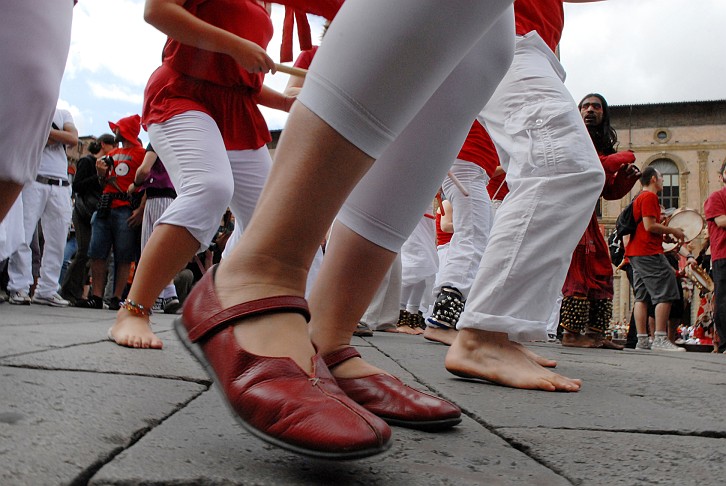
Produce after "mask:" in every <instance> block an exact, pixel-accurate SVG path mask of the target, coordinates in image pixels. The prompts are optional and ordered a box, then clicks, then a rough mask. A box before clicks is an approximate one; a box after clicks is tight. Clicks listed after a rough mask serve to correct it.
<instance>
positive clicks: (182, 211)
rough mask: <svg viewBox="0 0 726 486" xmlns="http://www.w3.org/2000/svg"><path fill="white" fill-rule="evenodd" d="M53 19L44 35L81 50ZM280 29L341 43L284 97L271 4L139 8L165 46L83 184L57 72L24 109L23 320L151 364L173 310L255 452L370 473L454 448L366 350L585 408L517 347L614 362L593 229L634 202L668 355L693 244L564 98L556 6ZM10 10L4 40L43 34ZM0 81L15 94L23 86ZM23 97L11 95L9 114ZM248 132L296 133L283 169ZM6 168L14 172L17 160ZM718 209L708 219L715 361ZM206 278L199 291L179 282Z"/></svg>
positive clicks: (319, 8)
mask: <svg viewBox="0 0 726 486" xmlns="http://www.w3.org/2000/svg"><path fill="white" fill-rule="evenodd" d="M572 1H574V0H572ZM580 1H588V0H580ZM49 3H53V4H55V3H57V2H49ZM66 3H67V4H68V5H65V7H63V8H61V7H59V6H58V7H54V9H56V10H58V11H54V12H53V13H54V14H58V15H59V18H65V19H67V20H68V29H69V25H70V11H71V6H72V3H73V2H71V1H68V2H66ZM282 3H286V4H288V5H289V6H291V7H293V8H298V9H302V10H304V11H307V12H310V13H313V14H318V15H323V16H325V17H327V18H329V19H332V18H335V20H334V21H333V22H332V23H331V24H330V27H329V30H328V31H327V33H326V39H330V38H332V39H333V41H326V42H324V43H322V45H321V46H320V48H318V49H316V50H315V51H312V52H307V53H305V54H304V55H303V58H302V59H303V61H301V63H298V65H299V66H300V65H302V63H303V62H304V63H305V67H307V66H308V65H309V70H308V71H307V75H306V76H305V79H304V82H303V80H302V79H299V80H296V81H295V82H293V83H291V84H290V86H289V87H288V88H289V89H288V90H286V91H285V93H279V92H276V91H274V90H272V89H270V88H268V87H267V86H265V85H264V83H263V81H264V76H265V73H268V72H275V70H276V65H275V63H274V62H273V61H272V59H271V58H270V57H269V56H268V54H267V53H266V48H267V45H268V43H269V41H270V39H271V38H272V22H271V19H270V8H269V4H266V3H264V2H258V1H254V0H248V1H239V2H221V1H206V0H188V1H186V2H179V1H176V0H147V1H146V6H145V12H144V16H145V19H146V20H147V22H149V23H150V24H151V25H153V26H155V27H156V28H158V29H159V30H160V31H161V32H163V33H164V34H166V35H167V36H168V40H167V42H166V45H165V46H164V51H163V54H162V64H161V66H160V67H159V68H158V69H157V70H156V71H155V72H154V73H153V74H152V75H151V77H150V79H149V81H148V84H147V86H146V89H145V93H144V106H143V112H142V114H141V116H139V115H134V116H130V117H126V118H123V119H121V120H118V121H117V122H113V123H111V122H110V123H109V128H110V129H111V131H112V132H113V134H103V135H100V136H99V137H98V138H97V139H96V140H95V141H94V142H92V143H91V144H90V145H89V147H88V152H89V155H88V156H85V157H83V158H82V159H81V160H79V161H78V164H77V166H76V168H75V177H74V178H73V179H72V180H71V178H69V175H68V170H67V169H68V167H67V162H66V157H65V150H64V147H65V146H68V145H74V144H76V143H77V141H78V134H77V130H76V129H75V126H74V124H73V120H72V118H71V117H70V114H69V113H68V112H66V111H64V110H56V111H55V113H54V115H53V116H52V117H49V116H48V113H47V112H49V111H51V110H49V109H48V107H49V106H51V105H52V103H51V102H50V101H49V100H50V98H52V95H55V97H56V98H57V93H58V91H57V86H56V85H53V82H54V80H57V81H58V82H59V81H60V75H59V74H58V72H57V69H56V71H54V76H55V77H51V79H50V82H49V83H48V84H51V85H53V86H41V87H38V89H41V88H45V90H44V94H45V97H44V98H43V99H42V100H40V99H38V100H36V101H35V104H36V105H38V104H43V106H42V107H39V108H38V113H30V112H28V113H26V117H25V119H26V121H25V122H24V123H25V125H24V126H31V127H32V128H33V130H32V131H30V130H29V131H28V133H36V132H38V133H40V132H42V133H43V137H41V138H42V140H40V139H39V142H38V144H37V147H33V150H31V151H29V152H24V153H23V155H22V157H20V155H17V154H16V155H13V156H12V157H9V158H6V159H3V165H2V171H3V172H2V173H1V174H0V193H2V198H1V199H0V203H2V205H0V210H2V211H1V212H0V217H2V218H3V221H2V225H1V226H0V236H1V237H2V238H3V239H4V241H5V242H6V243H5V244H4V245H3V253H2V255H0V257H2V258H6V259H7V261H8V264H7V268H8V276H9V280H8V284H7V290H8V299H9V301H10V303H11V304H17V305H29V304H43V305H51V306H59V307H64V306H68V305H71V304H73V305H76V306H80V307H85V308H92V309H101V308H103V307H107V308H108V309H111V310H114V311H116V312H117V314H116V321H115V323H114V325H113V326H112V327H111V328H110V329H109V331H108V338H109V340H110V341H112V342H114V343H116V344H118V345H120V346H125V347H129V348H142V349H147V348H156V349H161V348H162V347H163V343H162V341H161V340H160V339H159V338H158V337H157V336H156V335H155V334H154V332H153V330H152V327H151V315H152V313H153V312H154V310H155V308H156V310H157V311H158V310H162V311H164V312H169V313H176V312H179V310H180V306H181V301H184V306H183V310H182V311H181V316H180V317H179V318H178V319H177V320H176V321H175V324H174V328H175V330H176V333H177V335H178V337H179V339H180V340H181V342H182V343H183V344H184V346H185V347H186V348H187V349H188V350H189V351H190V352H191V353H192V354H193V355H194V357H195V358H196V359H197V360H199V361H200V362H201V363H202V364H203V365H204V366H205V368H206V369H207V370H208V372H209V373H210V375H211V376H212V377H213V378H214V379H215V380H216V381H217V383H218V386H219V388H220V390H221V391H222V393H223V394H224V396H225V399H226V400H227V401H228V403H229V405H230V407H231V409H232V410H233V411H234V414H235V416H236V418H237V419H238V421H239V422H240V424H241V425H242V426H243V427H245V428H246V429H247V430H249V431H250V433H252V434H254V435H255V436H257V437H259V438H260V439H262V440H264V441H267V442H269V443H271V444H274V445H276V446H279V447H282V448H285V449H288V450H291V451H294V452H297V453H301V454H306V455H310V456H315V457H322V458H329V459H351V458H359V457H366V456H370V455H373V454H377V453H380V452H382V451H385V450H386V449H387V448H388V447H390V444H391V441H390V437H391V429H390V427H389V426H390V425H398V426H404V427H411V428H416V429H421V430H427V431H438V430H444V429H448V428H450V427H452V426H455V425H457V424H458V423H460V422H461V410H460V409H459V408H458V407H457V406H456V405H455V404H453V403H450V402H448V401H446V400H444V399H442V398H440V397H436V396H434V395H431V394H428V393H424V392H422V391H419V390H416V389H413V388H411V387H408V386H406V385H405V384H403V383H402V382H401V381H400V380H398V379H397V378H395V377H393V376H391V375H390V374H389V373H387V372H386V371H384V370H381V369H379V368H377V367H375V366H373V365H371V364H370V363H367V362H366V361H364V360H363V359H362V357H361V356H360V354H359V353H358V352H357V351H356V350H355V348H354V347H352V346H351V345H350V343H351V338H352V336H353V335H354V334H356V333H357V334H359V335H371V334H372V331H373V330H385V331H393V332H396V331H398V332H403V333H407V334H423V337H424V338H426V339H429V340H432V341H437V342H440V343H443V344H446V345H448V346H449V349H448V352H447V355H446V359H445V363H443V366H445V367H446V369H447V370H448V371H449V372H451V373H452V374H454V375H457V376H463V377H467V378H475V379H482V380H488V381H491V382H495V383H498V384H501V385H504V386H510V387H515V388H523V389H534V390H544V391H564V392H576V391H578V390H579V389H580V386H581V381H580V380H579V379H575V378H569V377H565V376H563V375H560V374H557V373H555V372H554V371H553V368H554V367H555V366H556V362H554V361H552V360H549V359H547V358H544V357H542V356H539V355H537V354H535V353H534V352H533V351H531V350H530V349H528V348H527V347H526V345H525V344H523V343H526V342H528V341H536V340H546V339H547V338H548V322H550V321H552V320H553V319H554V321H555V322H557V323H559V324H560V326H561V328H562V334H561V335H562V337H561V340H562V341H561V342H562V345H564V346H575V347H587V348H615V349H619V345H617V344H614V343H612V342H611V341H610V340H609V339H607V336H606V332H607V330H608V327H609V325H610V322H611V321H612V298H613V266H612V265H611V262H610V257H609V253H608V248H607V244H606V243H605V240H604V236H603V234H602V233H601V232H600V230H599V227H598V223H597V214H596V212H595V207H596V203H597V201H598V199H599V198H600V197H601V196H602V197H603V198H605V199H620V198H622V197H624V196H625V195H626V194H628V193H629V192H630V191H631V189H632V187H633V186H634V184H636V182H638V181H639V182H640V184H641V185H642V189H643V190H642V191H641V192H640V193H639V194H638V196H637V197H636V199H635V201H634V203H633V206H632V213H633V218H634V220H635V221H636V222H637V228H636V229H635V231H634V233H633V234H632V235H631V236H630V238H629V241H627V246H626V252H625V254H626V257H627V265H628V268H629V272H631V273H629V274H628V275H629V278H630V281H631V282H632V285H633V288H634V294H635V300H636V304H635V308H634V312H633V314H634V322H635V324H634V328H635V329H636V331H637V332H636V334H637V344H636V347H637V348H638V349H641V350H649V349H653V350H658V351H679V350H682V348H680V347H678V346H676V345H675V344H673V342H671V340H670V339H668V335H667V326H668V318H669V314H670V312H671V307H672V305H671V303H672V302H673V301H675V300H677V299H678V298H679V297H680V294H679V292H678V285H677V281H676V278H675V272H674V271H673V268H672V267H671V266H670V265H669V264H668V261H667V260H666V257H665V256H664V251H663V240H664V236H669V237H672V238H673V239H675V240H676V241H677V242H678V243H683V240H684V237H685V235H684V233H683V231H682V230H681V229H680V228H675V227H671V226H668V225H665V224H663V223H662V211H661V208H660V205H659V203H658V197H657V194H658V192H659V191H660V190H661V189H662V176H661V175H660V174H659V173H658V171H657V170H655V169H654V168H653V167H646V168H644V169H643V170H642V172H641V171H640V170H639V169H638V168H637V166H636V165H635V157H634V155H633V154H632V152H628V151H625V152H617V134H616V133H615V131H614V130H613V129H612V127H610V123H609V110H608V106H607V103H606V101H605V98H604V97H603V96H601V95H598V94H588V95H586V96H585V97H584V98H583V99H582V100H581V101H580V103H579V104H576V103H575V102H574V100H573V99H572V97H571V95H570V94H569V93H568V91H567V89H566V88H565V86H564V83H563V82H564V77H565V72H564V69H563V68H562V66H561V65H560V62H559V60H558V58H557V56H556V54H555V52H556V47H557V44H558V43H559V40H560V35H561V33H562V29H563V27H564V12H563V2H562V0H517V1H516V2H513V1H512V0H492V1H489V2H470V3H467V4H459V3H457V4H451V5H447V8H446V9H441V7H440V3H439V2H424V1H421V0H399V1H397V2H393V3H391V2H371V1H370V0H348V1H347V2H345V4H344V5H342V7H341V4H342V1H336V0H329V1H326V2H307V1H304V0H288V1H284V2H282ZM513 3H514V4H513ZM24 9H26V7H22V6H20V5H18V6H16V7H13V8H10V9H8V10H11V12H10V13H11V14H14V15H17V17H16V16H14V15H10V17H5V19H8V18H12V19H15V20H17V21H18V22H19V24H18V25H20V26H24V25H27V24H28V22H29V20H28V19H35V18H36V17H40V16H44V15H45V13H42V14H41V13H39V12H35V11H33V12H27V11H25V10H24ZM303 17H304V16H303ZM444 17H445V18H444ZM298 18H299V17H298ZM18 19H20V20H18ZM437 19H439V20H437ZM6 23H7V21H6V20H3V21H2V26H3V29H4V28H5V24H6ZM452 25H455V26H456V27H455V28H452V27H451V26H452ZM14 29H15V30H13V32H15V33H16V34H17V35H18V37H19V38H21V39H23V38H25V37H27V35H28V34H27V33H26V32H22V31H20V30H19V29H17V26H14ZM16 30H17V32H16ZM299 30H300V29H299ZM304 30H305V29H302V31H303V32H304ZM67 34H68V32H67V31H66V29H59V30H58V31H52V32H46V33H44V35H45V36H50V37H51V38H52V39H54V40H55V41H58V38H61V40H62V39H66V38H67ZM54 35H55V36H57V37H58V38H56V37H53V36H54ZM400 39H405V42H401V41H400ZM13 42H15V43H17V39H13ZM58 43H60V44H61V46H60V48H59V51H62V47H63V45H65V46H66V54H67V42H66V43H65V44H64V43H63V42H56V43H55V44H54V45H56V44H58ZM0 44H1V43H0ZM0 53H2V55H3V56H4V57H3V60H5V58H7V59H8V62H6V63H5V65H6V66H10V67H13V66H14V64H13V63H12V62H10V61H15V62H16V63H21V62H22V63H27V62H31V63H32V62H33V60H32V59H31V60H30V61H29V60H28V59H27V57H24V58H23V59H22V60H19V59H18V55H17V53H15V52H8V51H5V50H3V51H0ZM61 54H62V52H59V53H58V56H60V57H64V56H62V55H61ZM47 55H49V54H47ZM313 57H314V59H313ZM401 58H405V59H406V61H407V62H406V63H400V62H397V59H401ZM56 64H57V63H56ZM392 66H395V68H392ZM56 67H57V66H56ZM18 69H19V68H18ZM61 72H62V71H61ZM14 76H20V74H17V73H16V74H14V75H13V74H10V75H8V74H3V77H2V78H0V89H4V88H7V89H8V91H12V90H13V89H15V85H14V84H12V83H13V82H14ZM44 81H45V80H44ZM41 101H42V103H41ZM54 102H55V98H54V99H53V103H54ZM258 105H264V106H268V107H271V108H275V109H279V110H283V111H288V112H290V116H289V119H288V123H287V126H286V127H285V130H284V133H283V135H282V137H281V139H280V142H279V144H278V147H277V150H276V153H275V160H274V163H273V161H272V158H271V156H270V153H269V152H268V149H267V143H268V142H269V141H270V133H269V130H268V129H267V126H266V124H265V121H264V118H263V117H262V115H261V113H260V111H259V108H258ZM0 108H1V109H2V113H3V114H5V113H10V112H11V111H10V110H11V109H12V108H13V106H12V103H11V102H4V104H3V105H1V106H0ZM46 122H48V123H46ZM142 126H143V128H145V129H146V131H147V132H148V134H149V138H150V140H151V144H150V145H149V146H148V147H146V148H144V147H143V146H142V144H141V143H140V141H139V140H138V135H139V133H140V130H141V128H142ZM24 138H27V134H24ZM41 141H42V143H41ZM0 143H2V144H3V148H4V147H6V146H10V145H12V143H11V139H10V138H9V137H8V136H7V134H6V133H5V132H0ZM36 149H37V150H36ZM4 153H10V152H9V151H8V152H4ZM29 154H30V155H29ZM35 155H37V161H36V160H35V159H33V160H32V163H28V157H29V156H32V157H35ZM18 167H22V170H21V169H18ZM11 169H12V170H11ZM503 174H506V176H504V177H505V181H506V182H502V179H501V177H503ZM721 176H722V178H723V177H726V174H725V173H724V172H723V170H722V172H721ZM490 179H491V180H490ZM503 186H506V187H505V189H504V190H502V187H503ZM504 193H506V197H504V198H503V201H502V203H501V205H499V204H496V205H495V204H493V203H492V199H494V200H499V199H501V197H502V194H504ZM18 194H19V195H20V197H19V198H17V197H16V196H17V195H18ZM437 194H438V196H437ZM723 194H724V192H723V190H722V191H719V192H718V193H716V194H715V195H714V196H712V198H710V199H709V201H708V202H707V204H706V217H707V219H708V224H709V232H710V236H711V249H712V259H713V261H714V264H713V271H714V280H715V282H716V295H715V301H716V302H717V304H716V308H717V311H716V326H717V328H718V331H719V333H720V335H721V336H722V338H723V337H726V327H724V324H723V322H722V321H721V320H720V319H721V317H720V315H723V320H724V321H726V311H724V312H718V310H720V309H721V308H722V307H723V306H724V304H718V302H719V296H720V292H721V291H722V289H723V282H724V280H726V276H724V275H723V274H724V273H726V271H724V269H723V268H722V266H721V265H720V264H721V262H722V261H724V260H723V258H724V255H723V251H726V250H724V248H723V241H724V240H723V238H724V235H726V233H724V229H723V228H726V196H724V195H723ZM72 195H73V196H72ZM72 197H73V199H74V203H73V205H71V200H72V199H71V198H72ZM15 199H17V202H15ZM434 200H436V201H438V202H437V203H435V204H434V203H432V201H434ZM494 207H496V211H494V210H493V208H494ZM220 220H221V223H220ZM19 221H20V222H21V223H18V222H19ZM71 221H72V222H73V228H74V239H75V247H76V250H75V255H74V257H73V258H72V260H71V261H70V263H69V265H68V268H67V269H66V270H65V272H64V273H63V276H62V278H61V269H62V266H63V260H64V254H65V253H66V252H65V251H64V250H65V247H66V244H67V241H68V228H69V225H70V223H71ZM232 221H234V222H235V225H234V226H233V224H232ZM38 222H40V227H41V228H42V232H38V231H37V228H38ZM437 233H438V243H439V244H438V245H437ZM39 234H40V235H39ZM36 235H39V236H41V239H42V240H43V241H44V244H43V245H42V246H43V248H42V251H36V253H39V254H42V259H41V261H40V274H39V278H38V279H37V283H36V282H35V281H34V279H33V264H32V261H33V258H32V255H33V249H32V246H33V241H34V239H36V238H38V236H36ZM322 241H324V242H325V244H324V249H325V255H324V257H322V258H321V255H322V248H321V242H322ZM10 242H13V243H10ZM225 246H226V247H227V248H225ZM437 246H438V247H437ZM222 250H225V254H224V257H223V258H222V257H221V252H222ZM215 254H216V258H215V256H214V255H215ZM215 262H218V264H217V265H213V263H215ZM316 262H317V263H316ZM694 262H695V259H694V260H693V261H691V259H690V258H688V263H689V264H693V263H694ZM318 264H319V265H318ZM195 269H196V270H197V272H196V273H197V275H196V278H194V277H192V279H191V280H193V281H195V283H194V285H193V287H192V288H191V291H188V290H186V288H187V287H189V286H190V282H189V279H188V278H187V279H186V280H185V279H184V278H183V277H182V275H188V274H189V273H194V271H195ZM311 269H314V270H311ZM132 270H133V271H132ZM631 277H632V278H631ZM182 281H185V282H186V283H184V284H182ZM87 284H90V285H87ZM182 287H184V288H185V290H184V291H183V292H182V291H181V288H182ZM31 294H32V295H31ZM180 294H181V295H180ZM180 297H181V298H180ZM560 302H561V309H559V308H558V307H559V306H560V304H559V303H560ZM649 306H650V307H652V308H653V313H654V330H653V336H652V337H653V339H652V342H651V339H650V336H649V333H648V330H647V324H648V308H649ZM719 314H720V315H719ZM553 316H559V317H553ZM721 342H722V343H723V344H722V347H721V348H720V350H721V351H724V348H726V339H722V341H721Z"/></svg>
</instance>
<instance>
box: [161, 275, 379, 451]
mask: <svg viewBox="0 0 726 486" xmlns="http://www.w3.org/2000/svg"><path fill="white" fill-rule="evenodd" d="M216 268H217V267H213V269H212V271H209V272H207V273H206V274H205V275H204V277H202V279H201V280H200V281H199V282H198V283H197V285H195V287H194V289H193V290H192V292H191V293H190V294H189V297H188V298H187V302H185V306H184V311H183V315H182V317H181V318H179V319H177V320H176V321H175V322H174V329H175V331H176V333H177V335H178V336H179V338H180V339H181V341H182V343H183V344H184V346H185V347H186V348H187V349H188V350H189V351H190V352H191V353H192V354H193V355H194V357H195V358H196V359H197V360H198V361H199V362H200V363H201V364H202V366H203V367H204V368H205V370H206V371H207V373H208V374H209V375H210V376H211V377H212V379H213V380H214V381H216V382H217V385H218V389H219V390H220V392H221V393H222V396H223V397H224V399H225V402H226V403H227V405H228V406H229V407H230V409H231V411H232V412H233V415H234V416H235V418H236V419H237V421H238V422H239V423H240V424H241V425H242V427H244V428H245V429H246V430H248V431H249V432H250V433H251V434H252V435H254V436H255V437H257V438H259V439H262V440H263V441H265V442H268V443H270V444H273V445H275V446H278V447H281V448H283V449H286V450H288V451H292V452H295V453H298V454H303V455H307V456H312V457H316V458H323V459H357V458H361V457H367V456H371V455H374V454H378V453H381V452H384V451H385V450H387V449H388V448H389V447H390V445H391V443H390V437H391V430H390V428H389V427H388V426H387V425H386V424H385V422H383V421H382V420H380V419H379V418H378V417H376V416H375V415H372V414H371V413H369V412H367V411H366V410H365V409H363V408H362V407H360V406H359V405H357V404H356V403H355V402H354V401H352V400H351V399H349V398H348V397H347V396H346V395H345V394H344V393H343V392H342V391H341V390H340V389H339V388H338V386H337V385H336V382H335V379H334V378H333V376H332V375H331V374H330V371H328V368H327V367H326V366H325V363H324V362H323V359H322V358H321V356H320V355H319V354H318V355H315V356H314V357H313V358H312V364H313V372H312V373H311V374H308V373H307V372H305V371H304V370H302V369H301V368H300V367H299V366H298V365H297V364H296V363H295V362H294V361H293V360H292V359H290V358H285V357H283V358H280V357H267V356H258V355H256V354H252V353H249V352H247V351H245V350H244V349H243V348H241V347H240V346H239V345H238V344H237V341H236V339H235V336H234V333H233V330H234V327H233V326H234V325H235V324H236V323H237V322H239V320H240V319H243V318H245V317H251V316H258V315H261V314H268V313H276V312H297V313H299V314H302V315H303V316H305V318H306V319H307V320H309V318H310V313H309V310H308V306H307V302H306V301H305V299H303V298H302V297H297V296H277V297H268V298H263V299H258V300H254V301H251V302H246V303H243V304H238V305H235V306H232V307H230V308H227V309H222V307H221V304H220V303H219V300H218V299H217V296H216V292H215V289H214V274H215V273H216Z"/></svg>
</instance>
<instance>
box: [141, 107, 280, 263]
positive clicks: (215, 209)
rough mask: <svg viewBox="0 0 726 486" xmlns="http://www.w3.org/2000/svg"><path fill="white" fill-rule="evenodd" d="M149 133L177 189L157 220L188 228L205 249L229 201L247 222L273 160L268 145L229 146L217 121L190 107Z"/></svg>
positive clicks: (235, 213)
mask: <svg viewBox="0 0 726 486" xmlns="http://www.w3.org/2000/svg"><path fill="white" fill-rule="evenodd" d="M149 138H150V139H151V144H152V145H153V146H154V151H155V152H156V153H157V154H159V158H160V159H161V160H163V161H164V166H165V167H166V170H167V172H169V177H170V178H171V182H172V184H174V188H175V190H176V193H177V198H176V199H174V202H172V203H171V204H170V205H169V207H168V208H167V210H166V211H164V214H163V215H162V216H161V218H159V220H158V221H157V222H156V224H171V225H174V226H181V227H184V228H186V229H187V230H188V231H189V232H190V233H191V234H192V236H194V238H196V239H197V240H198V241H199V251H202V250H206V249H207V247H208V246H209V244H210V243H211V242H212V237H213V236H214V233H215V232H216V231H217V228H218V227H219V222H220V220H221V218H222V215H223V214H224V211H225V210H226V209H227V207H230V208H231V209H232V213H233V214H234V216H235V218H237V219H238V220H239V222H240V223H241V224H242V225H243V227H244V226H247V224H248V223H249V220H250V217H251V216H252V211H253V210H254V209H255V205H256V204H257V199H258V198H259V195H260V192H261V191H262V186H263V185H264V183H265V180H266V179H267V174H268V173H269V172H270V166H271V164H272V160H271V159H270V153H269V152H268V150H267V147H264V146H263V147H261V148H259V149H256V150H226V149H225V147H224V141H223V140H222V135H221V133H220V132H219V128H218V127H217V124H216V123H215V121H214V120H213V119H212V118H211V117H210V116H209V115H207V114H206V113H202V112H199V111H188V112H185V113H182V114H179V115H176V116H174V117H173V118H171V119H169V120H167V121H165V122H164V123H155V124H153V125H151V126H149Z"/></svg>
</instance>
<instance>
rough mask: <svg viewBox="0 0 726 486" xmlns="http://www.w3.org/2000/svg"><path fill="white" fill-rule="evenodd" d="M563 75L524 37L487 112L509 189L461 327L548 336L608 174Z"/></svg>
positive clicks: (516, 336) (532, 38)
mask: <svg viewBox="0 0 726 486" xmlns="http://www.w3.org/2000/svg"><path fill="white" fill-rule="evenodd" d="M564 77H565V73H564V71H563V70H562V67H561V66H560V64H559V62H558V61H557V58H556V57H555V56H554V54H553V53H552V51H551V50H550V49H549V48H548V47H547V45H546V44H545V43H544V42H543V41H542V39H541V38H540V37H539V35H537V34H536V33H534V32H531V33H530V34H527V35H526V36H524V37H518V38H517V44H516V48H515V55H514V62H513V63H512V67H511V68H510V70H509V72H508V73H507V75H506V76H505V77H504V79H503V80H502V82H501V84H500V85H499V87H498V88H497V91H496V92H495V93H494V95H493V96H492V99H491V100H490V101H489V103H488V104H487V106H486V107H485V108H484V110H483V111H482V113H481V117H480V120H481V121H482V122H483V123H484V124H485V126H486V129H487V131H488V132H489V135H491V137H492V140H493V141H494V144H495V145H496V147H497V152H498V153H499V158H500V161H501V164H502V167H504V169H505V170H506V172H507V183H508V184H509V188H510V192H509V194H508V195H507V197H506V199H505V200H504V203H503V204H502V206H501V207H500V208H499V209H498V210H497V216H496V219H495V222H494V226H493V228H492V232H491V235H490V238H489V244H488V246H487V249H486V251H485V252H484V257H483V258H482V263H481V266H480V267H479V271H478V273H477V276H476V279H475V282H474V285H473V286H472V289H471V293H470V295H469V300H468V301H467V303H466V307H465V309H464V312H463V313H462V315H461V318H460V319H459V323H458V324H457V326H456V327H457V329H464V328H474V329H482V330H487V331H496V332H506V333H508V335H509V338H510V339H512V340H515V341H526V340H545V339H546V338H547V333H546V328H547V319H548V317H549V316H550V315H551V313H552V309H553V306H554V304H555V302H556V301H557V297H558V295H559V292H560V291H561V290H562V284H563V282H564V280H565V275H566V274H567V269H568V268H569V264H570V259H571V256H572V252H573V250H574V249H575V246H576V245H577V242H578V241H579V240H580V238H581V236H582V233H583V232H584V231H585V227H586V226H587V224H588V222H589V221H590V215H591V214H592V211H593V210H594V208H595V203H596V201H597V199H598V197H599V196H600V192H601V191H602V187H603V184H604V181H605V176H604V173H603V170H602V165H601V164H600V161H599V159H598V156H597V153H596V152H595V149H594V147H593V144H592V141H591V139H590V136H589V134H588V132H587V129H586V128H585V125H584V123H583V122H582V118H581V117H580V113H579V111H578V110H577V106H576V104H575V102H574V100H573V99H572V97H571V96H570V94H569V92H568V91H567V89H566V88H565V86H564V84H563V81H564Z"/></svg>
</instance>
